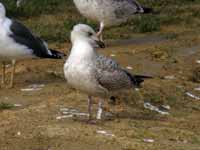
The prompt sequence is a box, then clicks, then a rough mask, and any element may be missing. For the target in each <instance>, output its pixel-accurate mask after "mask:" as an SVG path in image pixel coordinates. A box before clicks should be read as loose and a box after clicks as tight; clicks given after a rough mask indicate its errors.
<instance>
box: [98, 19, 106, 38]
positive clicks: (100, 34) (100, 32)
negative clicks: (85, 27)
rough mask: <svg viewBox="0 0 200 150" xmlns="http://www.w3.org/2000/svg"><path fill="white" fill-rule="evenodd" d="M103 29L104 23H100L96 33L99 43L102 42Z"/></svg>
mask: <svg viewBox="0 0 200 150" xmlns="http://www.w3.org/2000/svg"><path fill="white" fill-rule="evenodd" d="M103 29H104V23H103V22H101V23H100V29H99V31H98V33H97V36H98V37H99V38H100V40H101V41H103Z"/></svg>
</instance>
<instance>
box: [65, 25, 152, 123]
mask: <svg viewBox="0 0 200 150" xmlns="http://www.w3.org/2000/svg"><path fill="white" fill-rule="evenodd" d="M71 42H72V49H71V53H70V55H69V57H68V59H67V60H66V62H65V65H64V74H65V78H66V80H67V82H68V84H69V85H70V86H71V87H73V88H75V89H78V90H80V91H82V92H84V93H86V94H88V112H89V119H91V117H92V116H91V105H92V96H95V97H99V98H101V99H100V100H99V103H98V113H97V119H101V114H102V111H103V109H102V104H103V101H102V98H106V97H107V96H109V95H110V92H113V91H117V90H123V89H130V88H135V87H138V86H139V85H140V83H141V82H143V81H144V79H145V78H150V77H147V76H138V75H137V76H134V75H131V74H130V73H129V72H127V71H126V70H124V69H122V68H121V67H120V66H119V65H118V64H117V63H116V62H115V61H113V60H112V59H110V58H107V57H105V56H103V55H99V54H98V53H97V51H96V48H97V47H104V44H103V43H102V42H101V41H100V39H99V38H98V36H97V34H96V33H95V31H94V30H93V29H92V28H91V27H90V26H88V25H85V24H78V25H76V26H74V28H73V31H72V32H71Z"/></svg>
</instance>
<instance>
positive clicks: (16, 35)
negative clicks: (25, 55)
mask: <svg viewBox="0 0 200 150" xmlns="http://www.w3.org/2000/svg"><path fill="white" fill-rule="evenodd" d="M10 30H11V34H10V35H9V36H10V37H11V38H13V39H14V41H15V42H17V43H19V44H21V45H24V46H27V47H28V48H29V49H31V50H32V51H33V54H34V55H36V56H37V57H44V58H49V57H51V54H50V51H49V50H48V48H47V46H46V45H45V44H44V42H43V41H42V40H41V39H40V38H38V37H35V36H34V35H33V34H32V33H31V31H30V30H29V29H28V28H26V27H25V26H24V25H23V24H21V23H19V22H17V21H15V20H12V24H11V26H10Z"/></svg>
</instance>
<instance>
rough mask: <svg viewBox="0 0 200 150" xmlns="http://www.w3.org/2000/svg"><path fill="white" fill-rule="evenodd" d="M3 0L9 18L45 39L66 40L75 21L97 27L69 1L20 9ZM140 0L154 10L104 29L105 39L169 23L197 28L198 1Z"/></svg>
mask: <svg viewBox="0 0 200 150" xmlns="http://www.w3.org/2000/svg"><path fill="white" fill-rule="evenodd" d="M2 2H3V3H4V4H5V5H6V8H7V15H8V16H9V17H12V18H15V19H18V20H20V21H22V22H23V23H25V24H26V25H27V26H28V27H29V28H31V30H33V32H34V33H35V34H36V35H39V36H40V37H42V38H44V39H45V40H47V41H48V42H56V43H63V42H65V41H69V36H70V31H71V29H72V27H73V26H74V25H75V24H77V23H87V24H89V25H92V27H94V28H95V29H97V27H98V23H94V22H92V21H88V20H87V19H85V18H84V17H83V16H81V15H80V14H79V12H78V11H77V10H76V8H75V6H74V4H73V2H72V0H42V1H39V0H31V1H28V0H25V1H24V2H23V3H22V6H21V7H20V8H17V7H16V4H15V1H14V0H2ZM140 3H142V5H144V6H146V7H152V8H153V9H154V10H155V13H154V14H150V15H137V16H136V17H135V18H133V19H131V20H130V21H129V22H128V23H126V24H123V25H121V26H119V27H114V28H109V29H106V31H105V32H104V38H105V39H126V38H131V37H133V36H134V35H135V33H137V34H144V33H158V32H162V30H161V29H162V28H167V27H168V26H170V25H178V26H186V27H187V28H191V29H194V28H198V29H199V26H200V22H199V19H200V13H199V9H200V6H199V7H197V6H198V5H200V1H199V0H160V1H158V0H140ZM46 18H48V19H46ZM191 22H193V23H192V24H191Z"/></svg>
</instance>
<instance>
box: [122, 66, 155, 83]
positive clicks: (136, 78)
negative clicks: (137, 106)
mask: <svg viewBox="0 0 200 150" xmlns="http://www.w3.org/2000/svg"><path fill="white" fill-rule="evenodd" d="M125 72H126V74H127V75H128V76H129V78H130V80H131V82H132V83H133V85H134V87H140V84H141V83H142V82H144V80H145V79H152V78H153V77H152V76H145V75H132V74H131V73H129V72H128V71H126V70H125Z"/></svg>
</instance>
